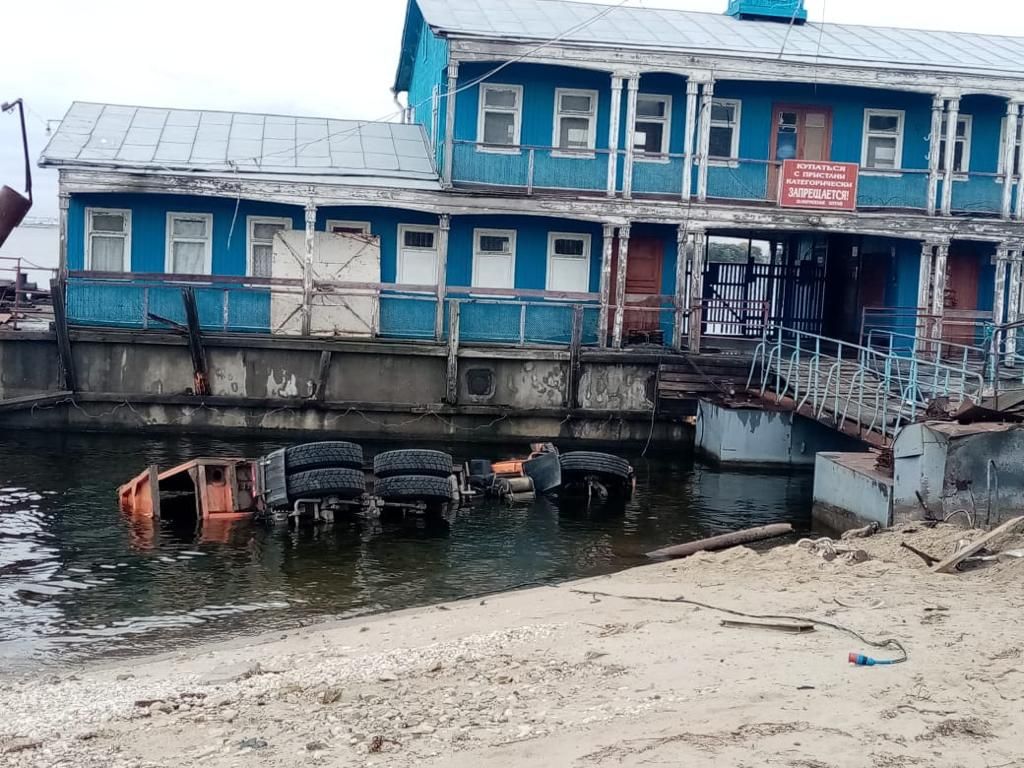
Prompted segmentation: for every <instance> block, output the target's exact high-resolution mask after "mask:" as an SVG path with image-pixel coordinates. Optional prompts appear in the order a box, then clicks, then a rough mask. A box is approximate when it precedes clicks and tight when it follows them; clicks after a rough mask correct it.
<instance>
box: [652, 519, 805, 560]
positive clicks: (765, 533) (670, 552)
mask: <svg viewBox="0 0 1024 768" xmlns="http://www.w3.org/2000/svg"><path fill="white" fill-rule="evenodd" d="M792 532H793V526H792V525H790V524H789V523H777V524H775V525H762V526H760V527H757V528H747V529H745V530H742V531H735V532H734V533H724V534H722V535H721V536H712V537H711V538H708V539H700V540H699V541H690V542H687V543H686V544H677V545H675V546H673V547H664V548H663V549H656V550H654V551H653V552H648V553H647V556H648V557H650V558H654V559H658V558H667V557H689V556H690V555H694V554H696V553H698V552H712V551H714V550H718V549H727V548H729V547H736V546H739V545H740V544H749V543H751V542H754V541H763V540H764V539H773V538H776V537H778V536H785V535H786V534H787V533H792Z"/></svg>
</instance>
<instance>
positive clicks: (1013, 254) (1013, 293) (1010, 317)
mask: <svg viewBox="0 0 1024 768" xmlns="http://www.w3.org/2000/svg"><path fill="white" fill-rule="evenodd" d="M1022 256H1024V252H1022V251H1021V250H1020V249H1019V248H1018V249H1017V250H1013V251H1010V300H1009V304H1008V305H1007V308H1006V324H1007V325H1013V324H1014V323H1017V322H1019V321H1020V319H1021V306H1020V302H1021V285H1020V280H1021V258H1022ZM1018 333H1019V329H1017V328H1014V329H1012V330H1010V331H1009V333H1008V335H1007V337H1006V355H1007V360H1006V364H1007V365H1009V366H1011V367H1012V366H1013V363H1014V360H1013V356H1014V355H1016V354H1017V334H1018Z"/></svg>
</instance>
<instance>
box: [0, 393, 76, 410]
mask: <svg viewBox="0 0 1024 768" xmlns="http://www.w3.org/2000/svg"><path fill="white" fill-rule="evenodd" d="M73 396H74V393H72V392H70V391H69V390H62V391H60V392H46V393H45V394H40V395H22V396H21V397H9V398H7V399H5V400H0V411H23V410H27V409H30V408H36V407H38V406H42V405H57V404H59V403H62V402H67V401H70V400H71V399H72V398H73Z"/></svg>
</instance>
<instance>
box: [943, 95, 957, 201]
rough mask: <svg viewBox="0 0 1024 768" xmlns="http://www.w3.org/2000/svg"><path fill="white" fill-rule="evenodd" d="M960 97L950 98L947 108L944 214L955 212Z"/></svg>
mask: <svg viewBox="0 0 1024 768" xmlns="http://www.w3.org/2000/svg"><path fill="white" fill-rule="evenodd" d="M959 118H960V99H959V98H956V99H950V100H949V108H948V109H947V110H946V156H945V162H946V173H945V175H944V176H943V177H942V215H943V216H949V215H950V214H951V213H952V212H953V176H954V174H953V163H954V161H955V160H956V126H957V123H958V122H960V120H959Z"/></svg>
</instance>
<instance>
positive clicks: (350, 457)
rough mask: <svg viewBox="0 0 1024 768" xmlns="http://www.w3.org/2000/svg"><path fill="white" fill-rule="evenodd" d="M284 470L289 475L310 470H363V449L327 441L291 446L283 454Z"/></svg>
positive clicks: (348, 444) (336, 441)
mask: <svg viewBox="0 0 1024 768" xmlns="http://www.w3.org/2000/svg"><path fill="white" fill-rule="evenodd" d="M284 463H285V468H286V469H287V472H288V474H289V475H292V474H295V473H297V472H306V471H308V470H311V469H327V468H329V467H341V468H344V469H362V468H363V448H362V446H360V445H356V444H355V443H345V442H342V441H340V440H329V441H325V442H322V443H303V444H302V445H293V446H292V447H291V448H287V449H286V450H285V452H284Z"/></svg>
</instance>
